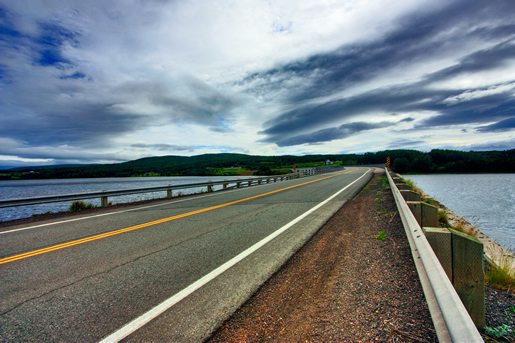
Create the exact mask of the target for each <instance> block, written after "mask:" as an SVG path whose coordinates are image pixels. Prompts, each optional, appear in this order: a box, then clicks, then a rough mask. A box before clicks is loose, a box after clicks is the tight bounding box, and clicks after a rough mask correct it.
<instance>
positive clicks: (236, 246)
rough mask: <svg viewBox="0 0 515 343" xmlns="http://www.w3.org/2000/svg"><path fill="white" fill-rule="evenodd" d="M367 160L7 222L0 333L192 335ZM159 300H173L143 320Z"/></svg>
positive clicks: (270, 267)
mask: <svg viewBox="0 0 515 343" xmlns="http://www.w3.org/2000/svg"><path fill="white" fill-rule="evenodd" d="M367 171H368V169H366V168H353V169H348V170H345V171H343V172H338V173H329V174H322V175H317V176H313V177H308V178H301V179H296V180H290V181H286V182H279V183H275V184H267V185H262V186H256V187H249V188H243V189H236V190H230V191H224V192H218V193H212V194H209V195H202V196H196V197H190V198H184V199H173V200H170V201H169V202H166V203H159V204H157V205H150V206H149V205H147V206H140V207H138V208H135V209H131V210H128V211H127V210H124V211H122V210H121V211H118V212H114V213H112V214H109V215H101V216H99V215H90V216H89V217H78V219H79V218H80V220H76V219H74V220H71V221H70V220H69V219H64V220H61V221H57V222H55V223H50V225H41V224H38V225H37V227H33V228H29V229H26V227H13V228H11V230H13V229H24V230H18V231H7V232H5V231H4V232H2V233H0V297H1V299H2V300H1V303H0V340H1V341H10V342H12V341H27V340H29V341H81V342H89V341H100V340H102V339H103V338H106V337H107V339H113V340H114V341H116V340H118V338H122V337H124V336H126V338H125V339H124V341H150V340H154V341H200V340H202V339H203V338H205V337H206V336H207V335H209V333H210V332H212V330H214V329H215V328H216V327H217V326H218V325H219V324H220V323H221V322H222V321H223V320H224V319H225V318H227V317H228V316H229V315H230V314H231V313H232V312H233V311H234V310H236V309H237V308H238V306H239V305H240V304H241V303H242V302H243V301H245V300H246V299H247V298H248V297H249V296H250V295H251V294H252V293H253V292H254V291H255V290H256V289H257V288H258V287H259V285H260V284H262V283H263V282H264V281H265V280H266V279H267V278H268V277H269V276H270V275H271V274H272V273H273V272H275V271H276V270H277V269H278V268H279V267H280V265H282V264H283V263H284V262H285V261H286V260H287V259H288V258H289V257H290V256H291V255H292V254H293V252H295V251H296V250H297V249H298V248H299V247H300V246H302V245H303V244H304V243H305V242H306V240H307V239H309V237H311V236H312V235H313V234H314V232H316V230H318V228H319V227H321V225H323V224H324V223H325V221H326V220H327V219H328V218H329V217H330V216H331V215H332V214H333V213H334V212H335V211H337V210H338V209H339V208H340V207H341V206H342V205H343V204H344V203H345V201H346V200H348V199H350V198H352V197H353V196H354V195H355V194H356V193H357V192H358V191H359V190H360V189H361V188H362V187H363V186H364V185H365V184H366V182H368V180H369V179H370V178H371V173H370V172H368V173H367ZM365 174H366V175H365ZM358 179H359V180H358ZM356 180H358V181H356ZM354 181H356V182H354ZM353 182H354V183H353ZM350 184H351V185H350ZM348 185H350V186H348ZM347 186H348V187H347ZM346 187H347V188H346ZM344 188H345V189H344ZM342 189H344V190H343V191H342V192H341V193H339V194H338V195H337V196H335V197H334V198H332V199H331V200H330V201H328V202H327V203H325V204H324V205H323V206H321V207H320V208H318V209H316V210H313V208H314V207H315V206H317V205H319V204H320V203H321V202H323V201H325V200H326V199H328V198H329V197H330V196H332V195H334V194H336V193H337V192H338V191H340V190H342ZM308 211H312V212H311V213H308V214H306V212H308ZM299 216H304V217H303V218H300V219H299ZM296 218H297V221H294V220H295V219H296ZM292 221H293V222H292ZM43 224H47V223H43ZM279 229H281V230H282V231H281V232H280V234H278V230H279ZM274 232H275V233H276V235H277V236H276V237H271V235H272V234H273V233H274ZM267 237H268V239H269V240H270V241H264V240H266V239H267ZM272 238H273V239H272ZM260 241H261V245H262V246H256V244H258V242H260ZM248 249H251V250H248ZM252 249H255V251H253V250H252ZM247 255H248V256H247ZM220 266H222V267H220ZM224 267H225V268H226V269H227V270H224ZM206 275H207V278H208V280H206ZM203 278H204V279H203ZM199 280H201V281H202V280H204V281H206V282H205V284H199V282H201V281H199ZM192 285H193V286H192ZM194 286H197V287H194ZM192 287H193V288H192ZM181 295H184V297H181ZM167 301H168V302H167ZM163 302H165V305H166V306H168V305H170V304H172V305H173V306H171V307H164V309H163V310H162V311H161V312H162V313H161V314H160V315H159V316H157V317H156V318H155V319H152V320H150V318H151V316H150V315H151V314H152V312H151V313H150V314H149V311H152V309H153V308H155V307H156V306H158V305H160V304H162V303H163ZM163 306H164V305H163ZM154 311H155V310H154ZM144 315H146V316H147V317H148V318H147V317H143V318H147V320H142V319H141V318H142V317H141V316H144ZM149 316H150V317H149ZM135 319H136V323H133V324H129V326H128V327H127V326H126V325H127V324H128V323H130V322H131V321H133V320H135ZM138 320H139V322H138ZM143 324H145V325H143ZM140 326H141V328H139V329H138V330H136V328H138V327H140ZM120 329H121V331H120ZM118 334H119V335H120V336H118V338H117V336H116V335H118Z"/></svg>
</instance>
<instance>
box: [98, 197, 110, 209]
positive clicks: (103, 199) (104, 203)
mask: <svg viewBox="0 0 515 343" xmlns="http://www.w3.org/2000/svg"><path fill="white" fill-rule="evenodd" d="M100 206H101V207H107V206H109V203H108V202H107V197H101V198H100Z"/></svg>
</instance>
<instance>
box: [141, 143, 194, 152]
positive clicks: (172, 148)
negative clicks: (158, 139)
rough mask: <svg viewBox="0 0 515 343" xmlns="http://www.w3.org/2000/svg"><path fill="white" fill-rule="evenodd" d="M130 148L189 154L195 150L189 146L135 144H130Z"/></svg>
mask: <svg viewBox="0 0 515 343" xmlns="http://www.w3.org/2000/svg"><path fill="white" fill-rule="evenodd" d="M131 147H133V148H140V149H155V150H159V151H189V152H193V151H195V149H194V148H193V147H192V146H190V145H174V144H144V143H137V144H131Z"/></svg>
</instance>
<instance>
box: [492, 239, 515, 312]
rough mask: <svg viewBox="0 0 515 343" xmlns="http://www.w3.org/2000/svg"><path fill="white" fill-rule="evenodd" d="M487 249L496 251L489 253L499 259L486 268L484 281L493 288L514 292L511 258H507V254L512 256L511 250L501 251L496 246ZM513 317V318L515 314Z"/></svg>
mask: <svg viewBox="0 0 515 343" xmlns="http://www.w3.org/2000/svg"><path fill="white" fill-rule="evenodd" d="M487 249H490V250H492V249H494V250H497V251H490V253H491V255H492V256H499V259H498V260H497V261H493V264H491V265H489V266H488V268H487V269H486V272H485V280H486V281H487V282H488V283H489V284H490V286H491V287H493V288H497V289H503V290H508V291H512V292H514V291H515V268H513V262H512V259H513V257H511V256H509V254H511V255H513V253H514V251H513V249H508V250H507V251H503V248H501V247H500V246H496V245H492V246H489V247H488V248H487ZM514 306H515V304H514ZM514 310H515V309H514ZM513 315H514V316H515V312H514V313H513Z"/></svg>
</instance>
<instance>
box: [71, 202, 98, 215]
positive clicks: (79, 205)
mask: <svg viewBox="0 0 515 343" xmlns="http://www.w3.org/2000/svg"><path fill="white" fill-rule="evenodd" d="M95 207H96V206H95V205H93V204H89V203H85V202H84V201H82V200H78V201H74V202H72V204H71V205H70V207H69V208H68V211H70V212H80V211H82V210H86V209H89V208H95Z"/></svg>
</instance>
